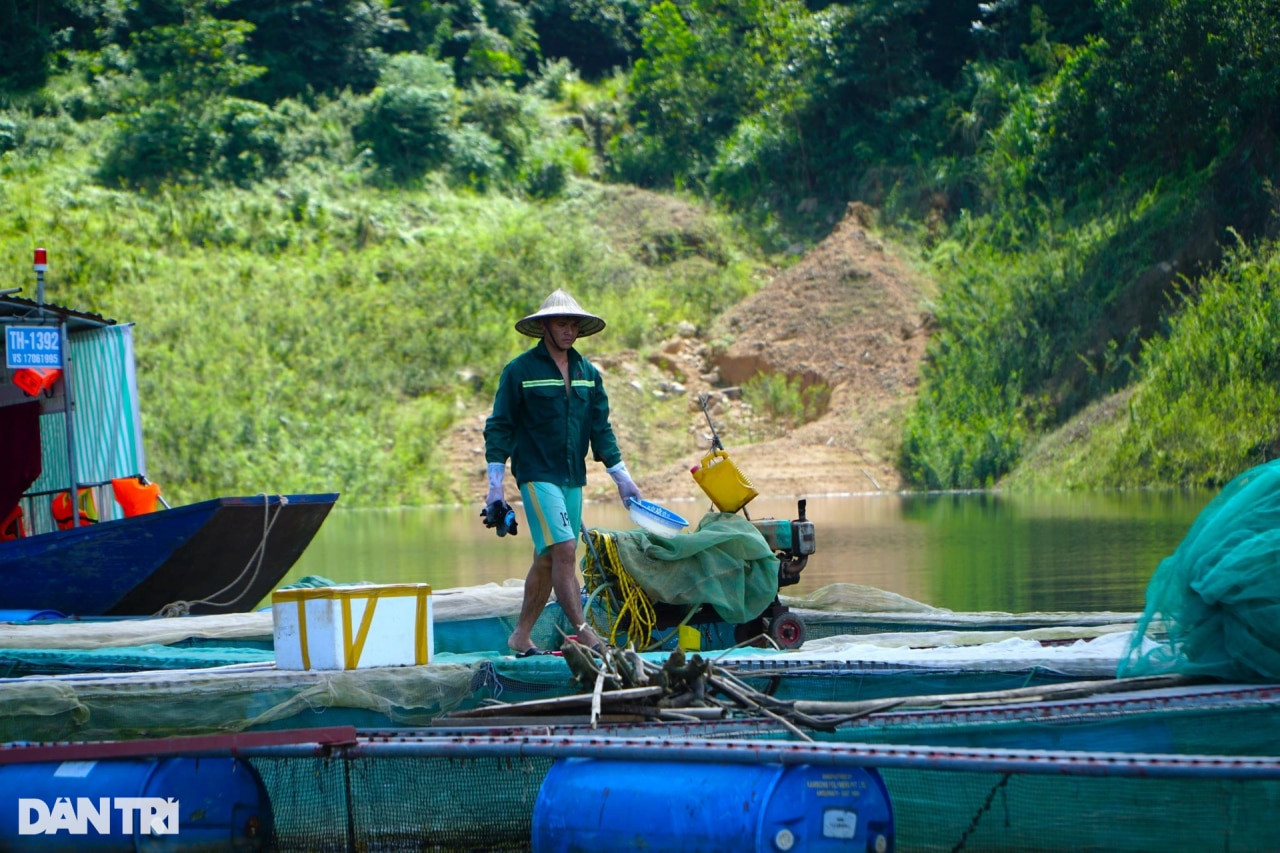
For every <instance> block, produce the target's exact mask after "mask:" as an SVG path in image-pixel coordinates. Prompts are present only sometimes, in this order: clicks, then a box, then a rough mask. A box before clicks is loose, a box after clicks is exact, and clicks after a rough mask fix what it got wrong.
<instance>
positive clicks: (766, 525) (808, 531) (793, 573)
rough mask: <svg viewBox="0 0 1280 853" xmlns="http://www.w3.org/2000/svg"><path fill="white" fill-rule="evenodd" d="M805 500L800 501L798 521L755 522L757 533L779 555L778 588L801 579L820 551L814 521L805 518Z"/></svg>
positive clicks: (753, 522) (761, 520)
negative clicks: (803, 571)
mask: <svg viewBox="0 0 1280 853" xmlns="http://www.w3.org/2000/svg"><path fill="white" fill-rule="evenodd" d="M805 503H806V502H805V500H804V499H803V498H801V499H800V500H799V501H797V502H796V508H797V514H798V516H799V517H798V518H796V519H795V520H793V521H787V520H786V519H777V518H761V519H754V518H753V519H751V523H752V524H753V525H755V528H756V530H759V531H760V535H761V536H763V537H764V541H766V542H768V543H769V547H770V548H772V549H773V553H774V554H776V555H777V556H778V561H779V566H778V586H789V585H791V584H793V583H797V582H798V581H799V580H800V571H801V570H802V569H803V568H804V566H805V563H807V562H808V561H809V555H810V554H812V553H813V552H814V551H816V550H817V549H818V543H817V539H816V538H815V536H814V530H813V522H812V521H809V520H808V519H807V518H805V516H804V509H805Z"/></svg>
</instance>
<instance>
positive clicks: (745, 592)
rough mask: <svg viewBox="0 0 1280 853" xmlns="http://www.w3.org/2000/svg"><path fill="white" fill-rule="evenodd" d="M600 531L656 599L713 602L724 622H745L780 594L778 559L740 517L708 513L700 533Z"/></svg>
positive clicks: (594, 552) (594, 553)
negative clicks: (669, 533) (662, 533)
mask: <svg viewBox="0 0 1280 853" xmlns="http://www.w3.org/2000/svg"><path fill="white" fill-rule="evenodd" d="M598 532H599V533H602V534H606V535H607V536H608V538H609V539H610V540H611V542H612V544H613V546H614V547H616V549H617V557H618V560H619V561H620V562H621V566H622V567H625V570H626V571H627V572H628V573H629V574H630V575H631V577H632V578H634V579H635V581H636V583H637V584H639V585H640V587H641V589H643V590H644V592H645V593H646V594H647V595H648V596H649V598H650V600H652V601H655V602H663V603H665V604H687V605H699V604H709V605H711V606H712V607H713V608H715V611H716V613H717V614H718V615H719V616H720V618H721V619H723V620H724V621H725V622H729V623H741V622H747V621H749V620H751V619H754V618H755V617H757V616H759V615H760V613H761V612H762V611H763V610H764V609H765V608H766V607H768V606H769V605H770V604H772V603H773V599H774V598H775V597H776V596H777V594H778V558H777V557H776V556H774V553H773V549H771V548H770V547H769V543H768V542H766V541H765V538H764V537H763V536H761V535H760V531H758V530H756V528H755V526H754V525H753V524H752V523H751V522H749V521H747V520H746V519H745V518H743V517H742V516H740V515H735V514H733V513H729V512H711V513H707V514H706V515H704V516H703V517H702V520H701V521H700V522H698V528H697V530H695V531H694V532H692V533H689V534H685V535H680V536H658V535H655V534H652V533H649V532H648V531H645V530H639V529H636V530H602V531H598ZM593 541H594V540H593ZM589 552H590V553H589V554H588V556H587V560H588V561H594V560H596V558H597V557H598V558H599V559H600V560H602V561H603V560H607V559H608V558H607V555H602V554H600V553H599V550H598V549H597V548H596V546H595V545H592V547H591V549H589ZM608 568H611V569H614V570H616V569H617V568H618V567H617V566H610V567H608ZM587 574H588V571H587V570H584V575H587Z"/></svg>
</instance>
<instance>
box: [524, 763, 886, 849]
mask: <svg viewBox="0 0 1280 853" xmlns="http://www.w3.org/2000/svg"><path fill="white" fill-rule="evenodd" d="M892 849H893V809H892V807H891V806H890V803H889V792H888V790H887V789H886V788H885V786H884V782H883V781H882V780H881V779H880V774H879V773H877V772H876V771H875V770H873V769H869V768H861V767H813V766H810V765H795V766H788V767H784V766H783V765H781V764H759V765H751V764H747V765H743V764H701V763H684V762H673V761H661V762H648V761H613V760H597V759H590V758H565V759H560V760H558V761H556V762H555V764H553V765H552V767H551V770H550V771H549V772H548V773H547V776H546V779H544V780H543V783H542V788H541V789H540V790H539V792H538V800H537V803H536V804H535V806H534V809H533V853H552V851H598V850H610V851H620V850H644V851H646V853H667V851H670V853H700V852H701V851H733V853H745V852H746V851H758V852H759V853H765V851H768V853H779V851H781V853H787V851H790V850H795V851H801V850H803V851H808V853H824V851H836V850H839V851H849V850H856V851H859V853H862V851H867V853H886V851H889V850H892Z"/></svg>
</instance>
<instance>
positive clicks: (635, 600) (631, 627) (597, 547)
mask: <svg viewBox="0 0 1280 853" xmlns="http://www.w3.org/2000/svg"><path fill="white" fill-rule="evenodd" d="M586 536H587V537H589V538H588V544H590V545H591V546H592V547H590V548H588V549H587V555H586V556H585V557H584V558H583V560H582V580H583V583H584V584H585V585H586V588H587V594H588V595H589V596H591V597H595V595H596V592H597V591H598V590H599V588H600V587H604V588H605V589H604V593H605V594H603V595H601V596H599V598H600V601H601V604H602V607H603V608H604V612H605V616H606V618H607V619H608V621H609V624H608V625H603V626H602V625H597V624H596V620H595V612H594V610H593V609H590V608H589V609H588V612H587V613H585V614H583V615H584V616H585V617H586V618H587V620H588V621H589V622H591V627H592V628H594V629H595V631H596V633H597V634H600V635H601V636H604V635H606V634H607V635H608V641H609V645H611V646H618V645H620V644H619V642H618V639H619V635H620V634H623V633H625V634H626V636H627V639H628V640H630V641H631V643H632V644H633V645H634V646H635V648H636V649H638V650H640V651H645V650H646V649H648V647H649V644H650V643H651V642H652V641H653V628H654V626H655V625H656V624H657V622H658V614H657V613H656V612H655V611H654V609H653V602H651V601H650V600H649V596H648V595H646V594H645V591H644V590H643V589H641V588H640V584H638V583H636V580H635V578H633V577H631V573H630V572H628V571H627V569H626V567H625V566H623V565H622V558H621V556H619V554H618V540H617V538H616V537H615V536H613V534H610V533H605V532H603V531H600V530H588V531H586ZM597 560H598V562H599V563H600V565H597ZM624 619H625V620H626V621H625V624H626V625H627V628H626V630H625V632H624V631H623V630H622V628H621V626H622V625H623V624H624Z"/></svg>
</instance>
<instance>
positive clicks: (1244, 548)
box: [1117, 460, 1280, 682]
mask: <svg viewBox="0 0 1280 853" xmlns="http://www.w3.org/2000/svg"><path fill="white" fill-rule="evenodd" d="M1117 672H1118V675H1119V676H1120V677H1121V678H1124V677H1127V676H1141V675H1155V674H1163V673H1183V674H1187V675H1203V676H1211V677H1215V678H1221V679H1224V680H1230V681H1245V682H1274V681H1277V680H1280V460H1276V461H1275V462H1269V463H1267V464H1266V465H1260V466H1258V467H1256V468H1252V469H1250V470H1248V471H1246V472H1244V473H1243V474H1241V475H1240V476H1238V477H1236V478H1235V479H1234V480H1232V481H1231V482H1230V483H1228V484H1227V485H1226V487H1225V488H1223V490H1222V492H1221V493H1220V494H1219V495H1218V496H1217V497H1216V498H1214V499H1213V501H1212V502H1210V504H1209V505H1208V506H1207V507H1205V508H1204V509H1203V510H1202V511H1201V513H1200V515H1199V516H1198V517H1197V518H1196V520H1195V523H1194V524H1192V526H1191V530H1190V531H1189V532H1188V533H1187V536H1186V538H1185V539H1183V540H1182V543H1181V544H1179V545H1178V548H1177V550H1176V551H1174V552H1173V554H1172V555H1171V556H1169V557H1166V558H1165V559H1164V560H1162V561H1161V562H1160V565H1159V567H1157V569H1156V572H1155V574H1154V575H1153V576H1152V578H1151V582H1150V584H1148V585H1147V606H1146V610H1145V611H1144V612H1143V614H1142V618H1141V619H1140V620H1139V622H1138V627H1137V630H1136V631H1134V634H1133V640H1132V641H1131V643H1130V645H1129V648H1128V649H1127V650H1126V652H1125V654H1124V656H1122V657H1121V659H1120V665H1119V667H1118V670H1117Z"/></svg>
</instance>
